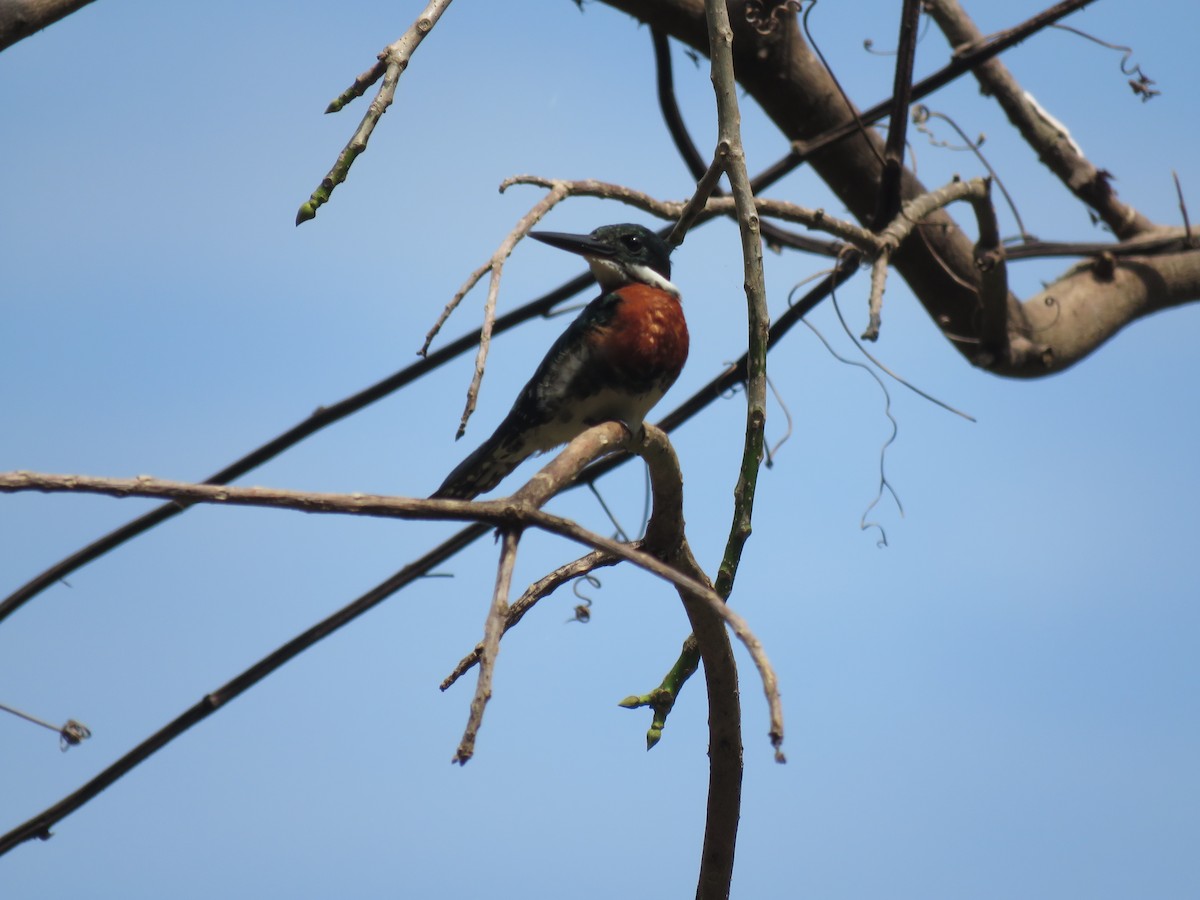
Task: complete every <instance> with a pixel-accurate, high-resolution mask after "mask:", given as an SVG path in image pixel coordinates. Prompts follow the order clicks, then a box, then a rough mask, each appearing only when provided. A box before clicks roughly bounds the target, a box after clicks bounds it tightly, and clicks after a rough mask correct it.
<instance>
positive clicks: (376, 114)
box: [296, 0, 451, 225]
mask: <svg viewBox="0 0 1200 900" xmlns="http://www.w3.org/2000/svg"><path fill="white" fill-rule="evenodd" d="M450 2H451V0H429V5H428V6H426V7H425V9H423V10H422V11H421V15H419V16H418V17H417V21H415V22H413V24H412V26H411V27H410V28H409V29H408V31H406V32H404V34H403V35H401V36H400V38H399V40H397V41H395V42H394V43H391V44H389V45H388V46H387V47H386V48H384V51H383V52H382V53H380V54H379V62H378V63H376V64H375V65H374V66H373V67H372V68H370V69H368V70H367V71H366V72H364V73H363V74H362V75H360V76H359V77H358V78H356V79H355V81H354V84H353V85H352V86H351V87H350V88H349V89H348V90H347V91H345V92H344V93H342V95H341V96H339V97H338V98H337V99H336V100H334V101H333V102H332V103H330V104H329V107H328V108H327V109H326V110H325V112H327V113H328V112H337V111H338V110H340V109H341V108H342V107H344V106H345V105H346V103H348V102H349V101H350V100H352V99H353V98H354V97H360V96H362V94H363V93H365V92H366V90H367V88H368V87H369V86H370V85H371V84H373V83H374V82H375V81H377V80H378V79H379V77H380V76H381V75H382V76H383V85H382V86H381V87H380V88H379V92H378V93H377V94H376V95H375V99H374V100H372V101H371V105H370V106H368V107H367V111H366V113H364V114H363V117H362V121H361V122H359V123H358V128H357V129H356V130H355V132H354V134H353V135H352V136H351V138H350V142H349V143H348V144H346V146H345V147H344V148H343V149H342V152H341V153H339V154H338V158H337V160H336V161H335V162H334V164H333V168H332V169H330V170H329V173H328V174H327V175H326V176H325V177H324V178H322V179H321V183H320V185H318V186H317V189H316V190H315V191H313V192H312V194H311V195H310V196H309V198H308V200H307V201H305V202H304V203H302V204H301V205H300V209H299V211H298V212H297V213H296V224H297V225H300V224H302V223H304V222H307V221H308V220H309V219H314V218H316V216H317V210H318V209H320V208H321V207H322V206H324V205H325V204H326V203H327V202H329V197H330V195H331V194H332V193H333V189H334V188H335V187H337V186H338V185H339V184H341V183H342V182H343V181H345V180H346V176H347V175H349V174H350V167H351V166H352V165H354V160H356V159H358V157H359V155H360V154H361V153H362V152H363V151H364V150H366V149H367V142H368V141H370V140H371V133H372V132H373V131H374V130H375V126H376V125H378V124H379V120H380V119H381V118H382V117H383V114H384V113H385V112H387V109H388V107H389V106H391V105H392V101H393V100H394V99H395V97H396V86H397V85H398V84H399V83H400V76H401V75H403V74H404V70H405V69H407V68H408V63H409V60H411V59H412V55H413V53H414V52H415V51H416V49H417V47H419V46H420V45H421V41H423V40H425V35H427V34H429V32H431V31H432V30H433V26H434V25H436V24H437V21H438V19H440V18H441V17H442V13H444V12H445V11H446V9H447V8H448V7H449V6H450Z"/></svg>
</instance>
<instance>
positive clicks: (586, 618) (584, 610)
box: [567, 572, 600, 625]
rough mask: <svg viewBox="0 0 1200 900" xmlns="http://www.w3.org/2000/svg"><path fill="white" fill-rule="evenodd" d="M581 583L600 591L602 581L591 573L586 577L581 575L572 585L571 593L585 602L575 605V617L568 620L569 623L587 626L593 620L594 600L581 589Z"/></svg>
mask: <svg viewBox="0 0 1200 900" xmlns="http://www.w3.org/2000/svg"><path fill="white" fill-rule="evenodd" d="M581 581H586V582H587V583H588V584H589V585H590V586H592V587H594V588H597V589H598V588H599V587H600V579H599V578H597V577H596V576H595V575H593V574H591V573H590V572H589V573H587V574H585V575H580V576H579V577H578V578H576V579H575V580H574V581H573V582H572V583H571V593H573V594H574V595H575V596H576V597H578V598H579V599H580V600H582V601H583V602H582V603H577V604H575V609H574V610H573V612H574V615H572V616H571V618H569V619H567V622H568V623H571V622H580V623H582V624H584V625H586V624H587V623H588V622H590V621H591V620H592V612H591V609H592V598H591V597H589V596H587V594H585V593H583V592H582V591H581V590H580V589H579V583H580V582H581Z"/></svg>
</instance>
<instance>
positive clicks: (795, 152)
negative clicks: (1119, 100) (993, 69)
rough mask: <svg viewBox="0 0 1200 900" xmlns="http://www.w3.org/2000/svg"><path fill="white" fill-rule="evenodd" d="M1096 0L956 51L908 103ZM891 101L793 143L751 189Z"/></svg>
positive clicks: (868, 120)
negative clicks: (785, 153) (786, 152)
mask: <svg viewBox="0 0 1200 900" xmlns="http://www.w3.org/2000/svg"><path fill="white" fill-rule="evenodd" d="M1095 2H1096V0H1063V2H1061V3H1056V4H1054V5H1053V6H1051V7H1050V8H1049V9H1045V10H1043V11H1042V12H1040V13H1038V14H1037V15H1036V16H1033V17H1031V18H1029V19H1026V20H1025V21H1024V22H1022V23H1021V24H1019V25H1016V26H1014V27H1012V28H1009V29H1007V30H1005V31H999V32H996V33H995V34H993V35H991V36H990V37H989V38H987V39H985V40H982V41H980V42H978V43H976V44H972V45H969V46H967V47H962V48H959V49H957V50H955V53H954V58H953V59H952V60H951V61H950V62H949V63H948V64H947V65H946V66H944V67H943V68H941V69H939V70H938V71H936V72H934V73H933V74H932V75H930V76H929V77H927V78H922V79H921V80H920V81H918V82H917V83H916V84H914V85H913V86H912V96H911V97H910V98H909V102H910V103H915V102H916V101H918V100H920V99H922V98H923V97H928V96H929V95H930V94H932V93H933V92H934V91H937V90H940V89H941V88H943V87H945V86H946V85H948V84H949V83H950V82H952V81H954V80H955V79H957V78H958V77H959V76H961V75H963V74H965V73H966V72H969V71H971V70H972V69H973V68H975V67H976V66H978V65H981V64H982V63H985V62H987V61H988V60H989V59H992V58H993V57H995V56H998V55H999V54H1001V53H1003V52H1004V51H1005V50H1008V49H1009V48H1010V47H1014V46H1016V45H1017V44H1019V43H1021V42H1022V41H1023V40H1025V39H1026V38H1028V37H1030V36H1032V35H1034V34H1036V33H1037V32H1039V31H1042V30H1043V29H1045V28H1047V27H1049V26H1050V25H1051V24H1053V23H1054V22H1057V21H1058V20H1059V19H1061V18H1063V16H1066V15H1069V14H1070V13H1073V12H1075V11H1076V10H1079V9H1083V8H1084V7H1085V6H1090V5H1091V4H1092V3H1095ZM892 103H893V98H891V97H889V98H888V99H887V100H883V101H881V102H879V103H876V104H875V105H874V106H871V107H868V108H867V109H866V110H864V111H863V112H860V113H859V114H858V119H857V121H856V120H851V121H849V122H846V123H844V124H842V125H839V126H838V127H836V128H831V129H829V130H828V131H826V132H824V133H823V134H819V135H817V136H816V137H814V138H810V139H809V140H807V141H804V142H803V143H797V144H795V145H793V147H792V149H791V151H790V152H789V153H788V154H787V155H786V156H784V157H782V158H781V159H779V160H777V161H776V162H775V163H773V164H772V165H770V166H768V167H767V168H766V169H764V170H763V171H762V172H761V173H759V175H758V176H757V177H756V178H755V179H754V180H753V181H751V183H750V185H751V187H752V188H753V189H754V192H755V193H756V194H758V193H761V192H762V191H763V190H764V189H765V188H767V187H769V186H770V185H772V184H774V183H775V182H776V181H779V179H781V178H783V177H784V176H786V175H788V174H789V173H791V172H792V171H794V170H795V169H797V168H799V167H800V166H801V165H803V164H804V163H805V162H806V161H807V160H808V158H809V157H811V156H812V155H813V154H814V153H816V152H817V151H818V150H821V149H823V148H825V147H828V146H829V145H830V144H833V143H836V142H837V141H840V140H842V139H843V138H845V137H849V136H850V135H852V134H856V133H857V132H858V130H859V128H860V124H859V123H861V126H867V125H873V124H874V123H876V122H878V121H880V120H881V119H883V118H884V117H885V116H887V115H888V113H889V112H890V111H891V108H892Z"/></svg>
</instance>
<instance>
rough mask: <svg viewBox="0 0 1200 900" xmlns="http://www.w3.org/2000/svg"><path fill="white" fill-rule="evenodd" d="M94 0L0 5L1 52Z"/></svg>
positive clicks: (12, 0)
mask: <svg viewBox="0 0 1200 900" xmlns="http://www.w3.org/2000/svg"><path fill="white" fill-rule="evenodd" d="M91 2H92V0H5V2H4V3H0V50H4V49H5V48H7V47H11V46H12V45H13V44H15V43H17V42H18V41H23V40H25V38H27V37H29V36H30V35H32V34H37V32H39V31H41V30H42V29H43V28H46V27H48V26H50V25H53V24H54V23H55V22H57V21H58V20H59V19H63V18H66V17H67V16H69V15H70V14H71V13H73V12H75V11H76V10H78V9H82V8H83V7H85V6H87V5H88V4H89V3H91Z"/></svg>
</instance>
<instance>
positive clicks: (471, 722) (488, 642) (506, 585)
mask: <svg viewBox="0 0 1200 900" xmlns="http://www.w3.org/2000/svg"><path fill="white" fill-rule="evenodd" d="M520 540H521V532H520V530H518V529H515V528H510V529H504V530H503V531H502V532H501V547H500V564H499V565H498V566H497V568H496V589H495V592H494V593H493V595H492V604H491V606H489V607H488V614H487V621H486V622H485V623H484V626H483V642H482V649H481V650H480V652H479V680H478V681H477V682H476V685H475V696H474V697H472V698H471V714H470V716H469V717H468V718H467V727H466V730H465V731H464V732H463V736H462V740H461V741H459V743H458V750H456V751H455V753H454V760H453V761H454V762H456V763H458V764H459V765H460V766H465V765H466V764H467V760H469V759H470V758H471V757H472V756H474V755H475V739H476V738H477V737H478V736H479V729H480V727H481V726H482V725H483V711H484V709H485V708H486V707H487V703H488V701H489V700H491V699H492V676H493V675H494V674H495V671H496V656H497V654H499V652H500V636H501V635H502V634H504V630H505V625H504V623H505V620H506V619H507V618H508V592H509V590H510V588H511V586H512V576H513V569H514V568H515V567H516V564H517V544H518V543H519V542H520Z"/></svg>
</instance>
